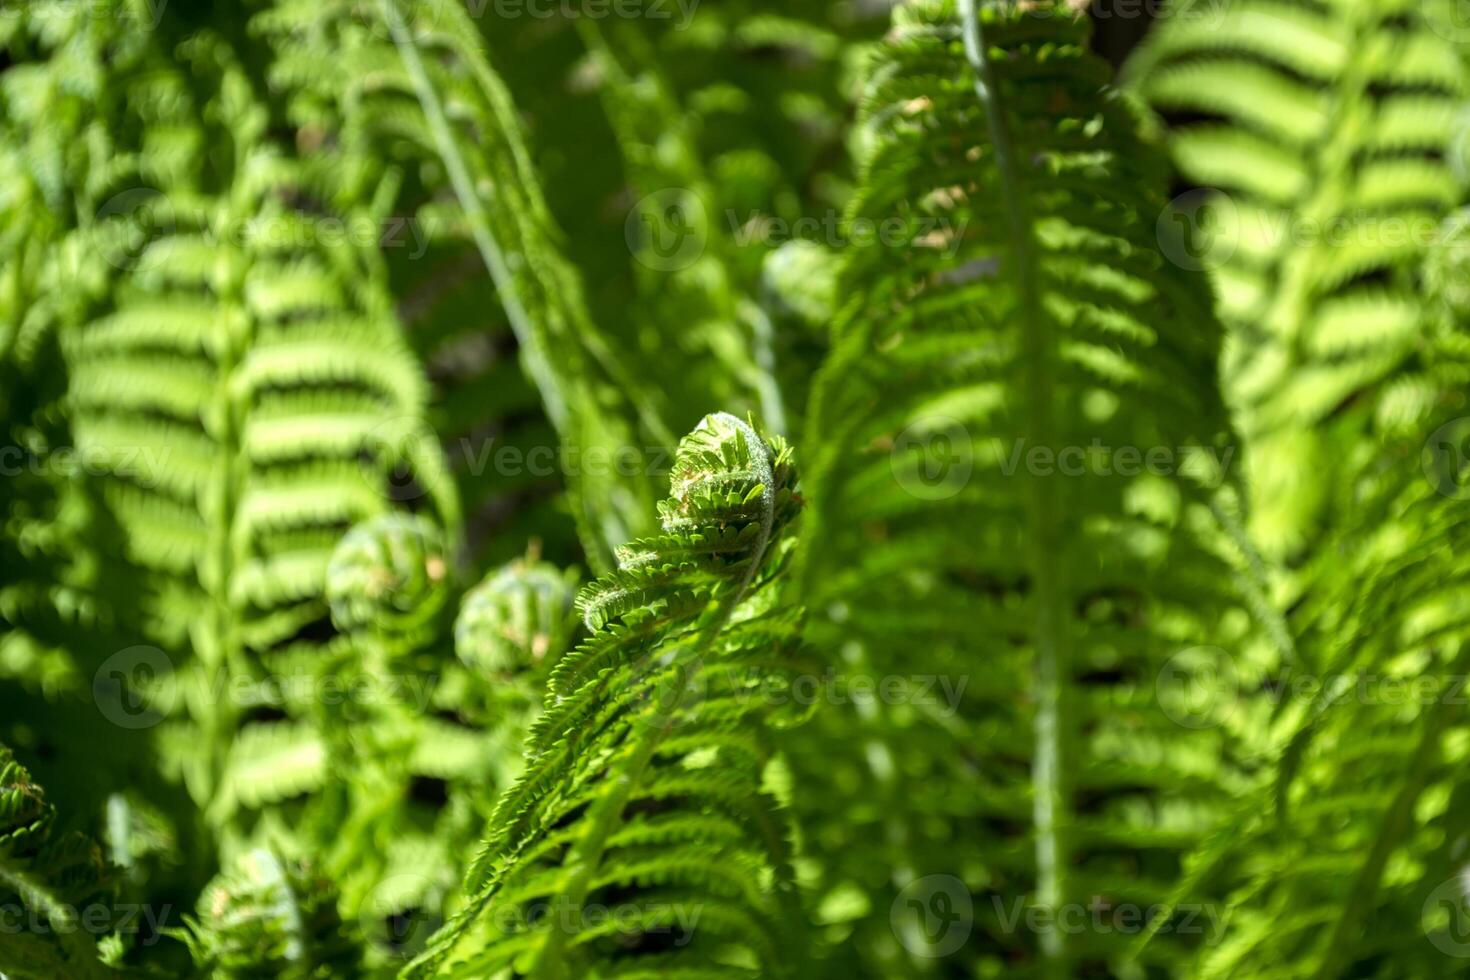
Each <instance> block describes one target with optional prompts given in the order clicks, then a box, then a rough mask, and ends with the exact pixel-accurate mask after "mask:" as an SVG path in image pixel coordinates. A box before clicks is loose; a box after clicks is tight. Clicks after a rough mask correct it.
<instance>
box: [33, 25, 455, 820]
mask: <svg viewBox="0 0 1470 980" xmlns="http://www.w3.org/2000/svg"><path fill="white" fill-rule="evenodd" d="M129 27H130V29H133V28H135V27H136V25H129ZM176 54H177V56H178V57H179V59H180V60H181V63H182V64H183V65H184V66H186V67H187V68H188V69H189V72H190V73H191V74H189V75H186V74H185V73H184V72H183V71H182V70H181V69H179V68H176V67H168V66H165V65H162V64H160V65H157V66H155V67H154V68H153V69H152V70H150V71H147V72H139V73H138V76H137V77H136V78H135V79H132V80H131V82H130V83H129V85H128V88H127V90H128V92H129V94H130V102H129V103H128V104H129V106H130V111H131V112H135V113H137V114H138V115H139V116H141V117H142V119H143V120H144V122H145V123H146V124H147V132H148V133H149V139H150V140H152V141H154V142H152V143H150V144H149V145H148V146H147V147H146V148H139V149H137V150H135V151H134V152H133V154H132V155H130V156H126V155H125V156H123V157H122V159H124V160H126V161H129V162H130V166H121V167H118V168H115V172H113V173H112V174H111V175H110V184H109V185H108V186H109V187H110V188H111V189H112V190H113V191H114V193H113V196H112V197H111V198H110V199H109V204H108V205H104V206H99V213H98V214H97V216H95V217H93V218H91V219H89V221H88V223H87V224H85V225H84V226H83V227H80V228H78V229H77V230H76V231H75V232H73V233H72V236H71V241H70V242H69V243H68V246H67V247H70V248H75V249H76V250H77V252H76V254H77V255H78V256H79V260H78V261H80V262H81V263H83V264H84V267H85V268H86V269H87V270H88V278H87V280H86V281H85V284H84V285H85V286H86V287H87V288H86V290H85V291H83V293H82V298H83V300H84V301H83V302H79V303H77V304H76V305H77V306H79V307H80V308H81V309H80V310H79V311H78V314H77V315H74V316H73V317H71V318H70V319H69V321H68V322H65V323H63V325H62V347H63V350H64V352H65V355H66V366H67V369H68V372H69V386H68V395H67V399H68V407H69V410H70V413H71V418H72V426H73V431H74V435H75V439H76V443H77V446H78V449H79V451H80V452H82V453H83V454H85V456H86V458H87V459H88V460H89V461H91V470H92V472H90V473H89V474H88V476H89V479H90V482H92V483H94V484H95V485H96V486H97V487H98V494H99V496H100V497H101V499H102V500H103V501H105V503H106V505H107V508H108V512H109V513H110V514H111V515H112V516H113V517H114V518H115V519H116V521H117V522H118V524H119V526H120V528H121V530H122V534H123V537H124V555H125V556H126V558H127V560H128V561H129V562H130V563H131V564H132V566H133V567H135V568H137V569H139V570H141V571H143V572H144V579H143V582H144V586H145V593H146V599H145V601H146V610H147V615H146V625H147V627H148V630H149V635H150V637H151V638H152V639H153V640H154V642H156V643H158V644H159V645H160V646H162V647H163V648H165V650H166V651H168V653H164V652H160V651H154V652H153V653H152V654H145V655H144V656H145V658H147V657H151V658H152V659H149V660H147V663H146V664H145V665H144V666H146V667H147V668H148V670H147V671H144V672H143V673H149V672H160V671H161V672H162V673H163V674H166V675H168V676H165V677H163V678H162V680H163V681H165V682H166V683H165V687H166V689H168V690H171V691H172V692H173V693H174V694H175V695H176V697H175V699H174V701H173V702H172V703H174V704H176V705H178V706H180V707H181V708H182V709H183V710H182V711H181V712H180V713H179V714H178V716H177V723H173V722H171V723H170V724H169V725H167V726H165V727H164V728H163V729H161V730H160V734H161V743H162V744H163V745H164V746H165V754H166V756H167V757H168V758H169V759H170V760H172V765H171V767H170V768H171V769H172V770H173V771H174V773H175V774H177V775H179V776H181V777H182V779H183V781H184V782H185V784H186V785H187V786H188V787H189V789H190V791H191V792H192V793H193V794H194V797H195V799H196V800H198V801H200V803H201V804H203V803H205V802H207V803H208V814H209V816H210V817H211V818H212V819H211V823H212V824H213V825H214V826H215V827H216V828H218V829H219V830H220V831H221V832H222V834H223V836H224V838H225V839H226V840H231V839H232V838H234V837H235V836H236V835H238V834H239V833H240V832H243V831H246V830H247V829H248V825H249V823H250V821H249V820H248V819H243V818H242V819H238V820H237V817H241V808H242V805H243V806H244V807H246V808H248V807H254V806H259V805H263V804H271V803H275V802H279V801H280V800H281V799H284V798H287V797H290V796H293V795H296V794H298V793H300V792H301V791H303V790H304V789H308V788H311V787H313V786H314V785H316V783H317V782H319V780H320V776H321V773H322V771H323V770H322V758H321V755H320V753H319V751H316V750H315V749H314V748H313V747H312V743H311V739H310V737H309V735H308V733H306V732H305V731H304V729H302V728H300V727H292V726H290V725H286V724H284V723H278V722H279V721H280V719H279V715H280V714H281V713H285V714H287V715H288V716H289V715H292V714H299V713H300V710H301V706H299V705H290V704H283V703H281V701H280V699H279V698H278V697H276V696H275V692H278V691H279V689H280V688H291V686H292V683H293V681H292V680H291V679H295V680H300V681H305V682H307V684H306V686H310V684H311V683H314V682H313V678H318V677H320V676H321V675H322V673H323V672H329V671H330V670H331V667H332V664H333V662H334V661H333V658H332V657H331V655H330V654H329V653H326V652H325V651H328V650H330V649H332V647H333V645H334V643H335V644H336V646H337V647H339V648H340V646H341V644H340V642H337V641H334V640H331V639H327V640H326V641H325V642H324V641H323V634H324V633H325V634H327V636H328V637H329V636H330V629H326V630H323V629H322V627H323V626H324V625H325V624H326V620H327V608H326V601H325V598H324V595H323V591H324V584H325V578H326V571H327V562H328V558H329V556H330V554H331V552H332V549H333V547H334V546H335V545H336V543H337V540H338V538H340V537H341V536H342V534H343V533H344V532H345V531H346V529H347V528H348V527H349V526H351V525H352V524H354V523H356V522H358V521H360V520H363V519H365V518H368V517H371V516H373V515H376V514H381V513H384V512H386V511H389V510H390V509H392V508H394V507H395V506H397V503H396V498H397V497H398V496H400V495H401V494H403V492H404V491H405V490H411V491H412V490H416V491H421V492H422V495H423V498H424V502H425V504H426V506H427V507H428V508H430V509H431V510H432V511H433V512H434V513H436V514H437V516H438V518H439V519H440V520H441V521H443V522H444V523H446V524H447V525H449V526H450V527H451V528H454V527H455V526H456V525H457V503H456V500H455V496H454V489H453V486H452V485H451V484H450V483H449V481H448V479H447V476H446V473H445V470H444V466H443V461H442V459H441V458H440V457H439V456H438V454H437V449H436V448H435V447H434V445H433V442H432V441H431V440H430V439H426V438H424V437H423V435H422V432H421V428H422V426H423V421H422V418H423V403H424V398H425V383H424V380H423V377H422V374H421V372H420V370H419V368H418V366H417V364H416V362H415V361H414V359H413V357H412V355H411V354H410V353H409V351H408V350H407V348H406V346H405V345H404V343H403V342H402V339H401V337H400V336H399V333H398V328H397V325H396V323H395V321H394V319H393V315H392V310H391V307H390V305H389V301H388V297H387V294H386V291H385V284H384V280H383V272H382V268H381V264H380V260H379V258H378V256H377V253H376V250H375V248H374V247H372V246H373V245H375V241H371V240H370V241H369V242H368V243H366V244H364V243H363V242H362V240H361V236H360V235H358V234H356V233H349V231H348V230H349V229H353V228H359V229H360V228H361V227H362V226H363V225H364V224H366V225H368V226H370V227H376V226H377V224H378V221H379V218H378V217H377V216H376V215H375V213H374V212H373V210H372V202H360V201H355V200H353V199H351V198H350V197H348V196H346V195H345V194H344V193H343V192H342V188H341V185H340V184H339V183H336V182H335V181H334V179H333V175H332V174H331V173H330V172H327V171H324V170H322V169H319V168H314V167H313V166H311V165H309V164H306V163H303V162H301V161H298V160H294V159H292V158H291V157H289V156H288V155H286V154H284V153H283V152H281V151H280V150H279V149H278V148H276V147H275V146H273V145H272V144H271V143H270V142H269V141H268V140H266V139H264V136H265V132H266V127H267V125H268V122H269V114H268V111H267V109H266V107H265V105H264V104H263V103H262V102H261V101H259V99H258V98H257V97H256V96H255V94H254V92H253V90H252V88H251V83H250V80H249V77H248V75H247V73H246V72H245V71H244V69H243V68H242V67H241V66H240V62H239V60H238V58H237V53H236V52H235V51H234V50H233V49H231V48H230V47H229V46H228V45H227V44H225V43H224V42H223V41H222V40H221V39H219V38H218V37H215V36H212V35H210V34H208V33H200V34H197V35H194V36H192V37H191V38H189V39H188V40H187V41H185V42H183V43H181V44H180V45H179V46H178V48H177V51H176ZM196 83H197V84H198V90H197V91H196V89H195V88H194V85H195V84H196ZM102 118H104V119H107V118H109V117H107V116H105V115H104V116H103V117H102ZM216 127H218V128H216ZM118 131H119V133H120V134H121V135H120V137H119V138H127V139H134V138H136V136H135V134H133V132H132V130H131V129H130V128H125V127H123V126H121V125H119V127H118ZM225 134H228V138H227V139H226V138H224V136H225ZM160 140H163V141H165V142H166V145H165V143H164V142H158V141H160ZM216 142H217V143H218V144H219V145H218V146H217V145H213V144H215V143H216ZM145 149H146V151H147V152H144V150H145ZM405 474H407V476H408V479H409V480H411V481H412V485H411V486H409V487H405V486H404V484H403V482H402V480H403V478H404V475H405ZM409 495H414V494H412V493H410V494H409ZM313 631H314V632H313ZM135 666H136V665H134V664H124V665H123V668H122V669H123V672H124V674H126V675H130V676H129V680H142V679H146V678H144V677H143V676H142V675H141V674H139V672H138V671H136V670H134V669H133V668H134V667H135ZM170 666H176V667H177V668H178V669H177V670H172V671H171V670H170V669H169V667H170ZM131 675H138V676H131ZM283 678H284V679H285V680H283ZM241 684H244V685H246V686H245V688H243V689H244V690H246V691H247V692H248V693H247V694H246V695H243V696H242V695H237V694H235V693H234V692H237V691H240V690H242V688H241V686H240V685H241ZM169 685H171V687H170V686H169ZM252 712H259V713H262V714H264V715H265V716H266V717H267V718H271V719H272V720H270V721H269V722H268V723H267V724H266V725H265V726H264V727H262V728H261V729H260V730H259V731H256V732H254V733H251V734H245V735H243V736H242V737H241V739H240V740H239V741H235V735H236V732H237V728H239V726H241V725H242V724H244V723H245V722H246V721H247V717H246V716H247V715H248V714H250V713H252ZM272 716H275V717H274V718H272ZM298 720H301V721H303V722H304V719H298ZM261 750H269V751H268V752H264V753H263V752H262V751H261Z"/></svg>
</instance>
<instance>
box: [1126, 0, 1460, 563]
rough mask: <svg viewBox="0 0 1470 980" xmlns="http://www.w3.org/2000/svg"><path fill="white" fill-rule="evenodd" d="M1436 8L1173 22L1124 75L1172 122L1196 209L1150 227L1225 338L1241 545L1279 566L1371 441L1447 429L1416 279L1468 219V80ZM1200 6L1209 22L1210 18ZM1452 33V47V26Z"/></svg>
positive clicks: (1307, 534)
mask: <svg viewBox="0 0 1470 980" xmlns="http://www.w3.org/2000/svg"><path fill="white" fill-rule="evenodd" d="M1454 6H1455V5H1454V4H1453V3H1451V2H1449V0H1443V2H1442V0H1422V2H1421V0H1412V2H1411V0H1341V2H1335V3H1325V4H1296V3H1285V2H1277V0H1248V2H1241V0H1232V2H1230V3H1225V4H1205V3H1183V4H1180V5H1179V7H1178V10H1177V12H1176V14H1175V15H1174V16H1171V17H1170V18H1168V19H1167V20H1166V21H1165V22H1164V23H1161V24H1160V25H1159V27H1160V29H1159V30H1158V31H1156V32H1154V33H1153V34H1152V35H1151V36H1150V38H1149V39H1148V41H1147V42H1146V43H1145V45H1144V46H1143V47H1142V48H1141V49H1140V50H1139V52H1138V53H1137V54H1136V55H1135V57H1134V59H1133V60H1132V62H1131V63H1130V67H1129V74H1130V77H1131V78H1132V79H1133V82H1134V86H1135V88H1136V89H1137V90H1138V92H1139V93H1140V94H1141V95H1142V96H1143V97H1144V98H1146V99H1147V100H1148V101H1149V103H1150V104H1152V105H1153V106H1154V107H1155V108H1157V109H1159V110H1160V111H1162V112H1166V113H1179V114H1181V115H1184V118H1185V122H1183V123H1181V124H1180V125H1178V126H1174V127H1171V128H1170V130H1169V135H1168V142H1169V147H1170V150H1171V152H1172V153H1173V156H1174V159H1175V160H1176V161H1177V163H1178V165H1179V169H1180V171H1181V172H1182V174H1183V176H1184V178H1185V179H1187V180H1190V181H1192V182H1194V183H1197V184H1203V185H1206V186H1207V187H1208V188H1210V189H1211V192H1210V194H1209V195H1206V194H1205V193H1204V192H1193V193H1191V194H1190V195H1188V196H1187V197H1184V198H1181V199H1180V200H1178V201H1176V202H1175V207H1174V208H1173V209H1172V210H1170V211H1168V212H1164V213H1161V214H1160V216H1159V220H1160V230H1161V233H1164V234H1167V235H1170V236H1172V237H1175V238H1176V239H1177V240H1176V241H1175V244H1174V248H1173V254H1175V255H1177V256H1178V257H1180V258H1181V259H1183V260H1185V261H1189V262H1192V263H1193V264H1194V265H1195V267H1196V268H1206V269H1209V270H1210V271H1211V273H1212V275H1213V278H1214V280H1215V282H1216V284H1217V288H1218V291H1219V295H1220V311H1221V315H1222V317H1223V318H1224V319H1225V320H1226V321H1227V322H1229V323H1230V325H1231V327H1232V337H1231V343H1230V344H1229V346H1228V347H1227V350H1226V356H1225V360H1224V374H1225V394H1226V396H1227V398H1228V399H1229V401H1230V403H1231V405H1232V407H1233V408H1235V409H1236V411H1237V413H1238V416H1239V418H1240V423H1241V429H1242V436H1243V437H1244V438H1245V439H1247V440H1248V441H1249V443H1250V454H1249V460H1248V465H1249V467H1250V472H1249V476H1250V481H1251V484H1252V487H1253V490H1252V505H1253V507H1252V514H1251V527H1252V529H1253V531H1254V532H1255V534H1256V537H1257V538H1258V539H1259V540H1260V541H1261V543H1262V545H1263V546H1264V547H1265V548H1266V549H1267V550H1268V551H1269V552H1270V553H1271V554H1275V555H1281V556H1283V557H1296V556H1299V555H1300V554H1301V553H1302V552H1304V551H1305V550H1308V549H1309V548H1311V547H1312V546H1313V544H1314V542H1315V541H1316V539H1317V538H1318V536H1319V535H1320V533H1321V531H1322V527H1323V523H1324V521H1325V520H1327V519H1328V516H1327V508H1328V507H1330V506H1332V505H1333V503H1334V502H1333V501H1332V500H1331V499H1330V496H1331V494H1332V491H1333V490H1334V489H1335V488H1338V487H1341V486H1342V485H1343V484H1345V483H1350V481H1351V480H1352V478H1353V477H1354V475H1355V474H1356V473H1358V472H1359V471H1360V470H1361V468H1362V467H1363V466H1364V465H1365V464H1366V462H1367V460H1369V459H1371V457H1372V455H1373V451H1374V449H1373V446H1374V440H1373V438H1372V436H1373V435H1375V434H1378V435H1382V434H1389V435H1392V434H1394V433H1395V432H1401V431H1403V430H1404V429H1405V428H1412V427H1414V426H1417V425H1419V424H1422V423H1423V422H1424V421H1426V420H1428V419H1429V418H1430V417H1431V416H1434V415H1436V414H1438V413H1439V412H1440V411H1441V410H1442V406H1443V397H1444V391H1445V389H1447V388H1451V387H1454V386H1458V385H1461V384H1463V379H1464V375H1463V372H1460V371H1456V372H1454V373H1453V374H1450V375H1449V376H1447V377H1446V376H1444V374H1443V371H1444V368H1445V365H1443V364H1441V363H1440V361H1439V359H1438V358H1437V357H1436V356H1435V354H1434V351H1435V347H1436V333H1437V331H1436V328H1437V327H1438V326H1439V325H1438V324H1437V323H1436V322H1435V320H1434V318H1433V317H1432V316H1431V315H1430V313H1429V311H1428V310H1427V309H1426V307H1425V304H1424V302H1423V285H1422V279H1421V276H1420V264H1421V262H1422V261H1423V259H1424V256H1425V253H1426V251H1427V250H1429V249H1430V247H1431V245H1432V243H1433V242H1434V240H1435V237H1436V235H1437V234H1438V231H1439V226H1440V222H1441V220H1442V219H1443V218H1444V216H1445V215H1447V214H1448V213H1449V212H1450V211H1451V210H1452V209H1453V208H1455V207H1456V206H1457V205H1459V204H1460V203H1463V201H1464V200H1465V180H1466V177H1467V174H1466V171H1465V163H1466V157H1465V156H1464V152H1463V148H1462V147H1457V146H1455V145H1453V141H1454V140H1456V139H1462V138H1463V137H1462V136H1461V133H1462V132H1463V129H1464V115H1463V114H1464V107H1465V102H1466V98H1467V97H1470V65H1467V62H1466V60H1465V58H1464V53H1463V51H1462V50H1461V48H1460V46H1458V45H1456V44H1455V43H1454V42H1453V39H1454V37H1455V33H1454V30H1455V29H1454V27H1453V26H1452V25H1454V24H1455V23H1456V22H1455V20H1454V11H1453V10H1452V8H1453V7H1454ZM1207 7H1208V8H1210V9H1208V10H1207V9H1205V8H1207ZM1461 30H1463V28H1461Z"/></svg>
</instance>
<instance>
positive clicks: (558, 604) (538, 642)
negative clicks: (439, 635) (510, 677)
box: [454, 557, 577, 678]
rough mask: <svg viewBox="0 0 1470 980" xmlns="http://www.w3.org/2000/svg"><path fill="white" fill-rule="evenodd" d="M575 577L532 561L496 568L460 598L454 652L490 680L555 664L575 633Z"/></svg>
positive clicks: (522, 560)
mask: <svg viewBox="0 0 1470 980" xmlns="http://www.w3.org/2000/svg"><path fill="white" fill-rule="evenodd" d="M576 583H577V579H576V573H575V572H571V571H569V572H562V571H559V570H558V569H557V567H556V566H555V565H552V564H549V563H548V562H543V561H536V560H535V559H534V558H532V557H527V558H524V559H517V560H516V561H513V562H511V563H510V564H509V565H506V566H505V567H503V568H500V569H498V570H496V571H494V572H491V573H490V574H489V575H487V576H485V579H484V580H483V581H482V582H480V584H479V585H476V586H475V587H474V588H472V589H470V590H469V592H467V593H465V597H464V602H463V603H462V604H461V606H460V610H459V618H458V619H456V620H455V622H454V649H455V652H456V653H458V654H459V659H461V660H463V661H464V662H465V663H466V664H468V665H469V666H470V667H472V668H474V669H476V670H478V671H482V672H484V673H485V674H486V675H488V676H490V677H492V678H493V677H500V676H504V675H507V674H513V673H516V672H518V671H523V670H527V669H530V668H533V667H540V666H544V665H548V664H555V663H556V662H557V661H558V660H560V659H561V655H562V654H563V653H564V652H565V651H566V649H567V645H568V641H569V640H570V638H571V636H572V633H573V631H574V630H575V628H576V621H575V619H574V617H573V609H574V605H575V601H576V594H577V592H576V589H577V584H576Z"/></svg>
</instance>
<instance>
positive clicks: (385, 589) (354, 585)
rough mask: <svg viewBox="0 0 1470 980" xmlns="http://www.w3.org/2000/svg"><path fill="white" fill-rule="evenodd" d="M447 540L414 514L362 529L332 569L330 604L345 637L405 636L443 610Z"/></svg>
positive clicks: (346, 542) (341, 545) (387, 517)
mask: <svg viewBox="0 0 1470 980" xmlns="http://www.w3.org/2000/svg"><path fill="white" fill-rule="evenodd" d="M447 575H448V564H447V562H446V560H445V542H444V534H443V532H442V531H440V530H439V528H438V527H437V526H436V525H435V524H434V523H433V522H432V521H430V520H428V519H427V518H424V517H420V516H418V515H415V514H399V513H394V514H383V515H382V516H380V517H375V518H373V519H372V520H370V521H366V522H364V523H362V524H359V525H357V526H356V527H354V528H353V529H352V530H351V531H348V532H347V534H346V535H345V536H344V537H343V538H342V540H341V541H340V542H338V544H337V547H336V549H335V550H334V551H333V552H332V558H331V560H330V561H329V562H328V563H327V602H328V603H329V604H330V606H331V610H332V623H333V625H335V626H336V627H337V629H339V630H341V631H342V632H344V633H346V632H351V631H353V630H357V629H363V628H369V629H374V630H377V631H379V632H383V633H398V632H405V631H408V630H411V629H414V628H415V627H418V626H421V625H423V624H424V623H425V622H427V621H428V620H429V619H430V618H431V617H432V616H433V615H434V614H435V613H436V612H438V611H439V607H440V606H442V605H443V604H444V598H445V589H444V581H445V579H446V577H447Z"/></svg>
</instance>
